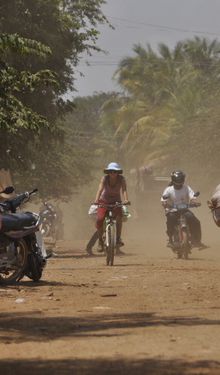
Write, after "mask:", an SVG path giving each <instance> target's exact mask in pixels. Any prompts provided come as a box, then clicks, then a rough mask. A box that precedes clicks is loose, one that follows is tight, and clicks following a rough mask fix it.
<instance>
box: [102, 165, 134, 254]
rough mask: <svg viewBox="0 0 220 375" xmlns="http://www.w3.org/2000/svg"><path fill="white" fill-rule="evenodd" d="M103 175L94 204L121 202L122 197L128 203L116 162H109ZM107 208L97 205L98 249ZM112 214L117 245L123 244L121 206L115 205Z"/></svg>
mask: <svg viewBox="0 0 220 375" xmlns="http://www.w3.org/2000/svg"><path fill="white" fill-rule="evenodd" d="M104 173H105V176H103V177H102V179H101V182H100V184H99V187H98V191H97V193H96V197H95V204H102V203H103V204H114V203H116V202H118V203H119V202H121V201H122V199H121V198H123V200H124V203H128V193H127V187H126V181H125V178H124V176H122V174H123V171H122V169H121V167H120V165H119V164H118V163H115V162H111V163H109V164H108V166H107V167H106V168H105V169H104ZM106 212H107V208H105V207H98V211H97V220H96V228H97V231H98V238H99V247H98V251H100V252H102V251H103V250H104V246H103V245H104V244H103V238H102V236H103V222H104V220H105V215H106ZM114 215H115V217H116V220H117V245H119V246H123V245H124V243H123V242H122V240H121V231H122V216H123V215H122V208H121V207H117V208H115V210H114Z"/></svg>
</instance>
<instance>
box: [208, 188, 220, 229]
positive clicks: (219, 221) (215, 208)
mask: <svg viewBox="0 0 220 375" xmlns="http://www.w3.org/2000/svg"><path fill="white" fill-rule="evenodd" d="M207 203H208V206H209V208H211V210H212V215H213V220H214V222H215V224H216V225H217V226H218V227H220V184H219V185H217V186H216V188H215V191H214V193H213V195H212V197H211V200H210V201H208V202H207Z"/></svg>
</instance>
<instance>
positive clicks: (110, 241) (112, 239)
mask: <svg viewBox="0 0 220 375" xmlns="http://www.w3.org/2000/svg"><path fill="white" fill-rule="evenodd" d="M122 206H123V203H121V202H120V203H117V202H116V203H114V204H105V203H100V204H99V205H98V207H102V208H106V209H107V213H106V217H105V221H104V225H105V230H104V236H105V238H104V244H105V250H106V265H107V266H108V265H109V264H110V265H111V266H113V264H114V256H115V250H116V249H117V219H116V217H115V216H114V209H116V208H118V207H122Z"/></svg>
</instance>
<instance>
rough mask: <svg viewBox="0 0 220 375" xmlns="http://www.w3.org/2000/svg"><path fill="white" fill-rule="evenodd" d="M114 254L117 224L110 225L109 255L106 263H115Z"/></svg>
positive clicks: (111, 264)
mask: <svg viewBox="0 0 220 375" xmlns="http://www.w3.org/2000/svg"><path fill="white" fill-rule="evenodd" d="M114 256H115V226H114V225H109V227H108V246H107V255H106V265H107V266H109V264H110V266H113V265H114Z"/></svg>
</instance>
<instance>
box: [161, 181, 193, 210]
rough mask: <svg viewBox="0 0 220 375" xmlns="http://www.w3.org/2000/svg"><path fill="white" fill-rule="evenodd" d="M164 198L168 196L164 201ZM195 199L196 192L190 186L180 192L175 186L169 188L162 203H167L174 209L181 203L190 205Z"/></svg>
mask: <svg viewBox="0 0 220 375" xmlns="http://www.w3.org/2000/svg"><path fill="white" fill-rule="evenodd" d="M163 196H168V197H169V198H168V199H164V198H163ZM193 198H195V197H194V191H193V190H192V189H191V187H190V186H188V185H183V187H182V188H181V189H179V190H177V189H174V186H168V187H167V188H166V189H165V190H164V192H163V194H162V197H161V202H167V205H168V206H169V207H170V208H172V207H173V206H174V205H178V204H181V203H190V201H191V199H193Z"/></svg>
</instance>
